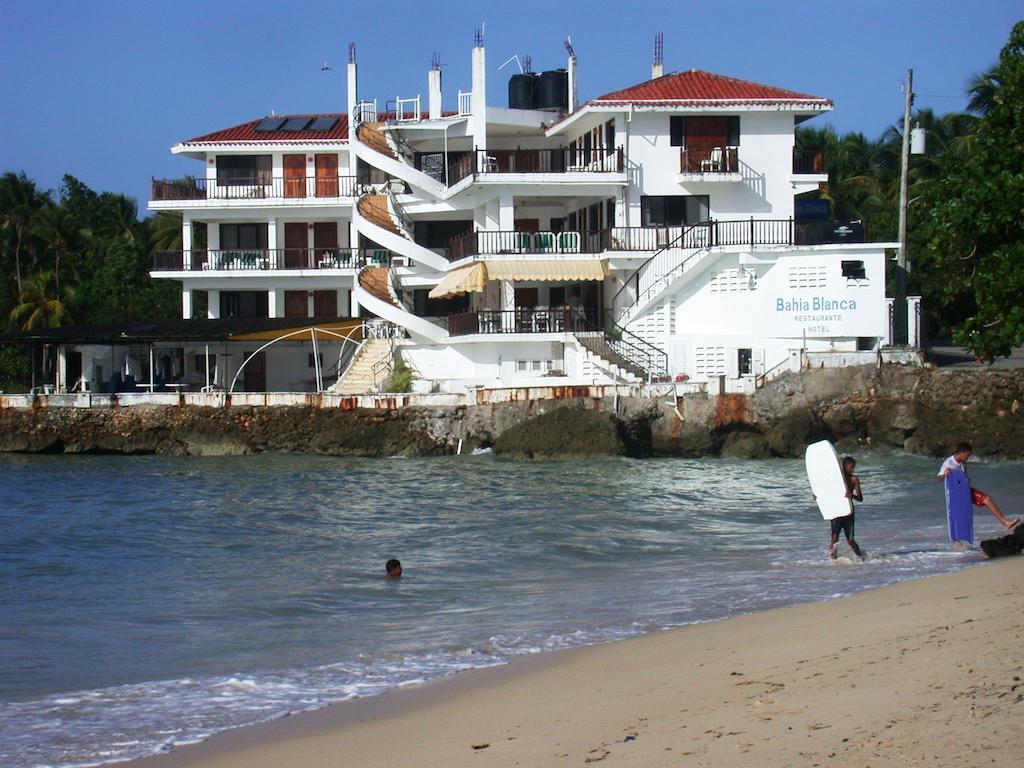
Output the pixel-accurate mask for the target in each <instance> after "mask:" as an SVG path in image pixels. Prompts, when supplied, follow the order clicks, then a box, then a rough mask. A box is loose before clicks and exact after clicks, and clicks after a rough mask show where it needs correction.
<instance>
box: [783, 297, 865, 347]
mask: <svg viewBox="0 0 1024 768" xmlns="http://www.w3.org/2000/svg"><path fill="white" fill-rule="evenodd" d="M865 298H866V297H865ZM870 303H871V302H864V301H863V300H861V301H858V300H857V299H854V298H838V297H835V296H827V295H798V296H790V297H786V298H782V297H775V298H774V299H772V305H771V310H770V312H769V318H768V327H769V328H771V331H770V333H771V335H773V336H783V337H794V338H797V337H801V336H874V335H877V334H878V333H879V328H880V327H884V326H883V325H882V324H881V323H880V318H878V317H873V316H872V313H871V312H869V311H868V310H867V309H866V308H865V307H866V305H868V304H870ZM862 305H863V306H862ZM882 306H883V307H884V304H883V305H882ZM875 314H877V313H875Z"/></svg>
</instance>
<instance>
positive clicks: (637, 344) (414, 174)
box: [149, 40, 895, 392]
mask: <svg viewBox="0 0 1024 768" xmlns="http://www.w3.org/2000/svg"><path fill="white" fill-rule="evenodd" d="M659 70H660V65H658V64H656V65H655V69H654V72H653V74H654V77H653V78H652V79H651V80H649V81H647V82H644V83H640V84H639V85H634V86H631V87H628V88H622V89H620V90H616V91H612V92H610V93H607V94H605V95H604V96H600V97H598V98H596V99H592V100H590V101H587V102H586V103H583V104H577V100H576V90H577V88H576V61H575V57H574V56H572V55H570V58H569V64H568V68H567V69H566V70H556V71H550V72H543V73H540V74H539V75H534V74H530V73H525V74H520V75H515V76H513V77H512V79H511V80H510V81H506V80H505V79H502V81H501V83H500V86H499V87H494V85H492V84H491V83H490V82H489V79H488V74H491V75H493V74H494V73H495V71H496V70H494V69H492V70H491V71H490V72H489V71H488V69H487V65H486V57H485V50H484V47H483V45H482V41H480V40H478V44H477V45H476V47H474V48H473V51H472V83H471V87H470V89H469V90H468V91H462V90H460V91H459V92H458V95H457V100H455V103H456V104H457V109H454V110H451V111H443V110H442V106H441V104H442V95H441V71H440V69H439V68H436V67H435V68H434V69H432V70H431V71H430V72H429V73H428V96H427V99H426V100H425V103H424V102H422V101H421V100H420V97H418V96H416V97H413V98H409V99H399V100H397V101H396V102H385V103H382V102H378V101H374V100H373V99H372V98H369V97H368V95H367V94H363V93H362V92H360V90H359V82H358V75H357V67H356V62H355V55H354V48H352V49H350V62H349V65H348V103H347V108H346V111H345V112H344V113H339V114H329V115H282V116H271V117H266V118H261V119H256V120H253V121H250V122H247V123H243V124H241V125H238V126H235V127H233V128H228V129H226V130H221V131H215V132H213V133H209V134H206V135H204V136H199V137H196V138H194V139H189V140H188V141H183V142H181V143H180V144H177V145H176V146H174V147H173V148H172V152H174V153H175V154H177V155H182V156H184V157H188V158H192V159H194V160H196V161H198V162H199V163H201V164H202V167H201V169H200V168H199V166H198V165H197V166H196V167H197V171H198V172H197V173H195V174H194V177H190V178H188V179H186V180H173V181H159V180H154V182H153V198H152V200H151V202H150V203H149V209H150V210H151V211H167V210H171V211H180V212H181V214H182V216H183V225H182V227H183V242H184V247H183V250H181V251H176V252H164V253H158V254H156V255H155V258H154V265H153V271H152V276H153V277H154V278H159V279H168V280H176V281H178V282H180V283H181V286H182V314H183V317H184V318H191V317H195V316H196V315H197V314H198V312H199V309H198V308H199V307H200V306H205V313H206V315H207V317H209V318H221V319H224V318H294V319H295V323H294V327H295V328H301V327H304V326H309V325H322V324H324V323H326V322H328V321H329V320H331V319H334V320H337V319H338V318H350V317H351V318H362V319H369V318H378V319H379V321H380V322H376V323H375V325H376V327H377V328H380V327H383V326H384V325H385V324H391V325H388V326H387V327H389V328H391V329H393V330H392V332H391V333H389V334H375V335H378V336H380V335H385V336H391V337H392V338H390V340H388V341H382V340H380V339H376V340H372V339H369V336H370V335H374V334H366V337H367V339H368V340H367V342H366V343H365V344H364V345H363V346H362V347H361V348H360V349H359V351H358V352H357V353H356V354H355V355H354V356H352V359H353V360H354V362H352V364H351V365H348V363H347V362H346V365H347V368H346V367H345V366H343V367H342V370H340V371H337V372H335V374H334V375H335V376H339V374H340V376H339V378H338V381H337V382H336V383H332V382H333V377H332V376H325V377H324V378H325V382H324V383H323V384H322V386H324V387H330V386H333V387H334V388H335V390H336V391H348V392H358V391H366V390H369V389H373V388H375V387H378V388H379V387H380V386H381V382H382V379H383V378H384V375H385V374H386V371H387V369H388V367H389V366H390V365H391V362H392V359H393V357H394V356H395V355H397V356H399V357H400V358H401V359H402V360H403V361H404V362H405V363H406V364H407V365H408V366H410V367H411V368H412V369H413V371H414V372H415V376H416V378H417V382H416V386H417V388H418V389H427V390H433V391H441V392H461V391H465V390H466V389H467V388H470V387H479V386H483V387H509V386H552V385H557V386H561V385H582V384H595V383H597V384H604V383H626V382H638V381H650V380H659V381H666V380H672V381H688V382H691V383H696V384H701V383H705V382H708V381H714V382H715V383H716V386H721V385H722V384H723V382H724V383H725V385H726V387H727V388H729V389H733V390H743V389H749V388H752V387H753V386H754V385H755V382H756V381H758V379H759V378H761V379H762V380H763V379H764V378H765V377H770V376H771V375H773V372H777V371H781V370H784V369H787V368H788V367H790V366H798V365H799V364H800V363H802V362H805V361H807V360H808V359H815V360H819V361H822V362H823V363H824V364H846V363H850V362H864V361H867V360H874V359H875V358H874V356H875V355H876V354H877V352H878V350H879V349H880V346H881V345H882V344H883V343H885V341H886V338H887V336H888V333H889V319H888V318H889V309H888V306H887V301H886V298H885V251H886V249H887V248H894V247H895V244H894V243H867V242H863V240H864V237H863V229H862V228H861V227H859V225H857V224H856V223H854V224H852V225H847V224H839V223H837V222H828V221H819V222H811V223H808V222H805V221H803V220H802V218H801V217H800V216H799V215H797V214H798V212H799V211H798V206H797V204H796V199H797V196H799V195H801V194H803V193H807V192H813V191H815V190H817V189H818V185H819V184H821V183H822V182H825V181H827V176H826V175H825V173H824V167H823V162H822V161H823V159H822V157H821V156H820V155H815V154H808V155H803V154H800V153H796V152H794V128H795V126H796V125H797V124H799V123H801V122H803V121H804V120H807V119H810V118H813V117H815V116H817V115H819V114H821V113H823V112H828V111H829V110H831V109H832V102H831V101H830V100H828V99H824V98H820V97H817V96H810V95H807V94H803V93H796V92H794V91H789V90H785V89H782V88H777V87H771V86H766V85H760V84H757V83H752V82H748V81H743V80H737V79H733V78H730V77H724V76H720V75H714V74H710V73H707V72H702V71H699V70H689V71H684V72H677V73H673V74H665V75H662V74H661V73H660V71H659ZM506 86H507V95H508V106H507V107H506V106H492V105H489V103H488V102H490V103H491V104H494V103H495V102H499V101H501V102H504V101H505V97H506ZM204 230H205V238H203V237H202V236H201V234H202V232H203V231H204ZM203 297H205V301H204V300H203ZM311 318H313V319H311ZM282 324H283V326H287V323H286V322H284V321H282ZM372 325H374V324H373V323H371V326H372ZM335 327H337V326H335ZM368 327H369V326H368ZM292 338H293V339H294V338H295V337H292ZM359 338H363V337H362V336H361V335H360V336H359ZM295 343H297V342H295V341H294V340H293V341H290V342H282V344H281V347H280V349H279V348H278V347H277V346H276V345H271V346H269V347H267V348H266V349H265V350H263V351H262V352H260V353H259V354H260V355H262V356H265V359H261V360H259V361H258V363H255V364H254V369H255V368H258V369H259V370H261V371H263V373H262V375H250V376H246V377H238V378H237V380H236V383H235V385H234V389H235V390H236V391H237V390H239V389H243V388H244V389H249V390H259V389H267V390H276V389H282V388H288V387H294V386H295V384H294V382H295V381H296V380H299V379H302V378H303V376H301V375H298V374H297V373H296V372H290V371H287V370H284V369H285V368H287V366H289V365H301V366H306V364H307V358H306V356H305V355H297V354H294V352H293V353H292V354H291V355H290V356H288V355H285V354H284V350H285V347H287V346H288V344H295ZM235 347H236V348H233V347H231V345H224V346H223V347H222V349H223V354H222V357H221V358H220V361H219V362H218V365H217V368H218V371H216V372H215V373H214V380H213V384H214V385H215V386H220V387H222V388H225V389H227V388H228V387H229V386H230V383H231V380H232V378H235V377H234V376H233V373H234V372H236V371H237V370H238V367H239V366H241V364H242V362H243V360H244V359H246V358H247V357H248V356H249V355H250V354H251V353H252V352H254V351H255V349H254V345H252V344H249V345H248V346H247V345H245V344H236V345H235ZM194 352H195V349H189V350H184V351H183V352H182V353H181V358H182V359H186V358H190V357H191V356H193V353H194ZM275 355H277V357H275ZM814 356H817V357H816V358H815V357H814ZM825 361H827V362H825ZM329 368H330V366H329V365H325V366H324V371H325V372H326V371H328V369H329ZM346 371H347V372H346ZM250 373H251V371H250ZM723 377H724V378H723ZM306 378H307V379H308V378H309V377H308V376H307V377H306ZM243 382H244V386H243V384H242V383H243ZM289 382H291V383H289ZM317 386H321V385H320V384H318V385H317Z"/></svg>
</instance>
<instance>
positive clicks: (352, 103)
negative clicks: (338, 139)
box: [347, 43, 358, 176]
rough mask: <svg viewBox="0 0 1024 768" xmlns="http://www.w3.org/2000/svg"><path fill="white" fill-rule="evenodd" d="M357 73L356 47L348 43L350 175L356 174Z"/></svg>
mask: <svg viewBox="0 0 1024 768" xmlns="http://www.w3.org/2000/svg"><path fill="white" fill-rule="evenodd" d="M357 82H358V78H357V71H356V45H355V43H349V46H348V93H347V96H348V101H347V106H348V109H347V113H348V172H349V173H350V174H351V175H353V176H354V175H355V173H356V167H357V165H356V135H355V120H354V113H355V109H356V101H357V98H356V87H357Z"/></svg>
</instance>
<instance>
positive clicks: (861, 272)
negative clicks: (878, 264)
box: [842, 261, 867, 280]
mask: <svg viewBox="0 0 1024 768" xmlns="http://www.w3.org/2000/svg"><path fill="white" fill-rule="evenodd" d="M842 265H843V277H845V278H847V279H848V280H864V279H866V278H867V271H866V270H865V269H864V262H863V261H844V262H842Z"/></svg>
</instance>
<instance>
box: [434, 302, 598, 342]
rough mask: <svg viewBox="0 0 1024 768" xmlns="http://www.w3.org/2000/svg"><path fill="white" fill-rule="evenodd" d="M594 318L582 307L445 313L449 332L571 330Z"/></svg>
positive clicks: (586, 327)
mask: <svg viewBox="0 0 1024 768" xmlns="http://www.w3.org/2000/svg"><path fill="white" fill-rule="evenodd" d="M595 317H596V316H595V315H594V313H592V312H590V311H588V310H586V309H585V308H584V307H551V308H526V307H516V308H515V309H479V310H474V311H472V312H460V313H458V314H454V315H448V333H449V334H450V335H451V336H468V335H470V334H475V333H487V334H491V333H494V334H504V333H574V332H576V331H583V330H586V329H588V328H590V327H592V323H593V321H594V319H595Z"/></svg>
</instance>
